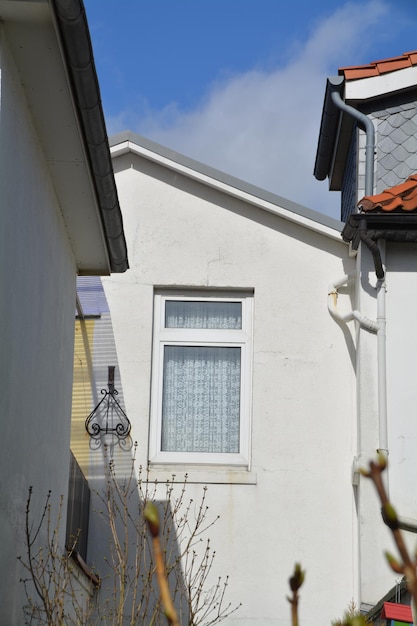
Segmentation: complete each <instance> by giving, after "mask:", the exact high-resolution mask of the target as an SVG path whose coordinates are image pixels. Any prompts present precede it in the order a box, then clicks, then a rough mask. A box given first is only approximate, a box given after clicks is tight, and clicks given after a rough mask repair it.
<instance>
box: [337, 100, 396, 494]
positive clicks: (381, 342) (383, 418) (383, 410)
mask: <svg viewBox="0 0 417 626" xmlns="http://www.w3.org/2000/svg"><path fill="white" fill-rule="evenodd" d="M331 97H332V101H333V103H334V104H335V106H337V107H338V108H339V109H340V110H341V111H344V112H345V113H347V114H348V115H351V116H352V117H354V118H355V119H356V120H357V121H358V122H359V124H360V125H361V127H362V128H363V129H364V130H365V133H366V147H365V195H366V196H372V195H373V193H374V153H375V129H374V125H373V123H372V121H371V120H370V119H369V117H368V116H367V115H365V114H364V113H361V111H358V110H357V109H355V108H354V107H352V106H349V105H348V104H346V102H345V101H344V100H343V99H342V97H341V96H340V93H339V92H338V91H336V90H334V91H333V92H332V94H331ZM363 221H364V223H361V224H360V226H359V234H360V238H361V241H363V243H364V244H365V245H366V246H367V248H368V249H369V250H370V252H371V254H372V257H373V260H374V265H375V272H376V275H377V278H378V282H377V286H376V292H377V324H378V330H377V360H378V417H379V419H378V422H379V446H378V450H380V451H381V452H384V454H385V455H386V456H388V435H387V424H388V420H387V363H386V333H385V328H386V315H385V293H386V283H385V270H384V264H383V260H382V259H383V257H385V241H378V243H376V242H375V241H373V240H372V239H371V238H370V237H368V236H367V235H366V221H365V218H364V220H363ZM387 482H388V481H387Z"/></svg>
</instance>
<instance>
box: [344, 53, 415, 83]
mask: <svg viewBox="0 0 417 626" xmlns="http://www.w3.org/2000/svg"><path fill="white" fill-rule="evenodd" d="M413 65H417V50H413V51H412V52H404V54H402V55H401V56H398V57H391V58H390V59H382V60H381V61H372V63H369V64H368V65H352V66H350V67H341V68H339V75H341V76H342V75H344V77H345V79H346V80H356V79H358V78H369V77H370V76H380V75H381V74H386V73H387V72H395V71H396V70H402V69H404V68H406V67H412V66H413Z"/></svg>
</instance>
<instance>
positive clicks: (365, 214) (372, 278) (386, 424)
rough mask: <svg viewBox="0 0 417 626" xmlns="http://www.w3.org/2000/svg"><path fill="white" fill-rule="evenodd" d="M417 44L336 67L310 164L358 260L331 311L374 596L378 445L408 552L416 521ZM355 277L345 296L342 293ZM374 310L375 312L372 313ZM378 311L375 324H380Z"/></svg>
mask: <svg viewBox="0 0 417 626" xmlns="http://www.w3.org/2000/svg"><path fill="white" fill-rule="evenodd" d="M416 171H417V52H410V53H406V54H403V55H402V56H399V57H395V58H391V59H385V60H382V61H378V62H375V63H371V64H369V65H364V66H360V67H347V68H342V69H341V70H339V75H338V76H337V77H334V78H329V79H328V81H327V86H326V94H325V100H324V106H323V116H322V123H321V129H320V138H319V144H318V150H317V158H316V165H315V176H316V177H317V178H318V179H321V180H323V179H325V178H328V180H329V187H330V189H335V190H341V192H342V219H343V220H344V222H345V225H344V227H343V230H342V237H343V239H344V241H346V242H347V243H348V244H349V247H350V256H351V257H352V258H354V259H355V272H354V273H353V274H351V275H349V274H348V273H346V275H345V277H342V276H341V277H340V280H339V281H336V282H335V283H333V287H332V289H331V290H330V291H331V294H332V295H331V296H330V297H331V298H332V301H333V305H334V306H333V305H332V310H333V313H334V315H335V317H336V319H338V320H339V321H340V323H341V327H342V329H343V330H344V332H348V331H347V328H348V326H346V324H345V323H344V322H345V321H346V320H349V319H352V320H353V319H355V320H356V321H355V323H354V324H353V323H350V324H349V326H350V331H349V332H350V333H351V334H352V337H354V341H355V350H354V353H353V361H354V369H355V379H356V383H355V387H354V390H353V392H354V394H355V397H356V408H355V414H356V417H355V422H356V429H357V430H356V434H355V438H356V442H355V444H354V447H355V449H356V452H355V457H356V458H355V459H354V460H353V466H354V474H353V475H354V485H355V506H356V513H357V516H358V523H357V542H356V544H355V546H354V550H355V552H356V554H357V564H356V568H357V571H356V577H357V584H358V594H359V595H358V598H359V601H360V603H361V606H362V607H363V609H364V610H365V609H366V608H367V607H368V608H372V607H373V606H374V605H375V604H376V603H377V602H378V600H379V599H380V598H381V597H382V596H384V595H385V593H386V592H387V590H388V589H390V588H391V587H393V585H394V581H395V579H396V578H398V575H396V574H394V573H393V572H392V571H390V569H389V568H388V567H387V566H386V565H385V564H384V563H383V561H382V558H381V555H382V552H383V551H384V550H387V549H388V550H391V551H393V550H395V548H392V542H391V540H390V537H389V533H388V531H387V529H386V528H385V527H383V526H382V524H381V521H380V520H381V516H380V510H379V506H380V505H379V503H378V502H377V500H376V498H375V495H374V494H373V493H372V491H370V490H371V489H372V488H371V486H370V485H369V482H367V481H366V479H364V478H363V477H360V476H359V474H358V473H357V469H358V468H359V466H361V465H364V464H366V463H367V460H368V459H369V458H372V457H374V456H375V453H376V450H381V451H382V452H383V453H384V454H385V455H386V456H387V457H388V470H387V472H386V486H387V489H388V491H389V496H390V499H391V500H392V502H393V504H394V505H395V507H396V508H397V510H398V513H399V514H400V516H401V526H402V527H403V529H404V530H405V531H406V533H405V534H406V538H407V541H408V542H409V544H410V546H411V549H412V552H413V551H414V548H415V546H414V544H415V539H416V535H415V533H416V532H417V492H416V487H415V476H416V472H417V454H416V450H415V442H416V438H417V423H416V420H415V417H414V414H415V407H416V406H417V389H416V385H415V383H414V371H415V369H416V365H417V361H416V350H415V346H416V345H417V332H416V324H415V317H416V313H417V310H416V306H417V304H416V303H417V228H416V225H417V221H416V211H417V201H416V195H417V194H416V187H417V183H416V180H415V176H413V174H414V173H415V172H416ZM347 284H349V285H350V286H351V289H352V288H353V300H352V304H351V308H350V312H349V310H348V309H346V308H344V307H343V305H342V304H340V309H339V303H337V304H334V303H335V299H337V296H338V293H339V289H340V288H344V286H346V285H347ZM370 320H371V322H370ZM375 322H376V324H375Z"/></svg>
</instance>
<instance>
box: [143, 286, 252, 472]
mask: <svg viewBox="0 0 417 626" xmlns="http://www.w3.org/2000/svg"><path fill="white" fill-rule="evenodd" d="M209 293H210V295H208V293H207V292H204V294H201V293H193V294H191V293H189V292H184V293H179V292H168V291H164V292H159V293H157V294H156V295H155V321H154V353H153V383H152V409H151V429H150V460H151V461H152V462H160V463H176V462H180V463H187V462H188V463H217V464H237V465H248V457H249V417H250V387H251V329H252V304H253V296H252V294H246V293H239V294H237V293H236V294H234V293H233V295H231V296H226V295H224V294H222V293H211V292H209Z"/></svg>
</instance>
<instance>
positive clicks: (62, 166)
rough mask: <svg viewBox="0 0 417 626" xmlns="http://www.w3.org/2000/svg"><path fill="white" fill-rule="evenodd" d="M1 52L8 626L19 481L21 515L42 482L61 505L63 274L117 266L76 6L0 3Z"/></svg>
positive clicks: (65, 397) (57, 0)
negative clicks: (30, 495)
mask: <svg viewBox="0 0 417 626" xmlns="http://www.w3.org/2000/svg"><path fill="white" fill-rule="evenodd" d="M0 51H1V52H0V70H1V74H0V82H1V89H0V94H1V95H0V136H1V141H0V172H1V173H0V176H1V184H0V207H1V210H0V238H1V244H0V256H1V264H0V265H1V269H0V276H1V280H0V285H1V297H0V311H1V313H0V317H1V326H0V345H1V355H2V358H1V364H0V368H1V381H2V398H3V402H2V420H1V431H2V453H1V462H0V463H1V481H0V537H1V539H0V551H1V552H0V554H1V564H2V567H1V573H0V622H1V623H2V624H8V625H14V624H22V623H23V613H22V605H23V603H24V589H23V585H22V584H21V583H19V578H20V577H24V575H25V573H24V571H23V570H22V568H21V567H20V565H19V563H18V561H17V556H18V555H23V556H24V553H25V547H24V532H25V508H26V500H27V496H28V489H29V486H31V485H32V486H33V490H34V492H33V494H34V495H33V501H32V509H31V513H32V515H33V519H36V518H37V516H38V515H39V512H40V511H41V510H42V506H43V502H44V500H45V497H46V495H47V493H48V490H52V495H53V501H54V503H56V502H57V499H58V498H59V496H60V494H63V495H64V502H65V506H64V511H63V515H64V518H65V514H66V495H67V493H68V478H69V464H70V449H69V445H70V417H71V391H72V374H73V350H74V347H73V346H74V311H75V305H76V275H77V274H85V275H88V274H109V273H110V272H112V271H113V272H123V271H125V270H126V268H127V253H126V245H125V240H124V233H123V226H122V219H121V212H120V208H119V202H118V197H117V190H116V187H115V183H114V176H113V172H112V166H111V159H110V152H109V148H108V142H107V137H106V130H105V125H104V119H103V112H102V108H101V102H100V94H99V90H98V84H97V79H96V74H95V69H94V63H93V58H92V52H91V43H90V39H89V35H88V28H87V23H86V18H85V13H84V10H83V5H82V2H81V1H80V0H70V1H65V2H63V1H61V0H52V1H51V2H37V1H35V2H21V1H15V0H12V1H10V0H8V1H5V2H3V1H1V2H0ZM63 532H65V524H64V528H63ZM62 544H63V546H62V547H64V539H63V540H62Z"/></svg>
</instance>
